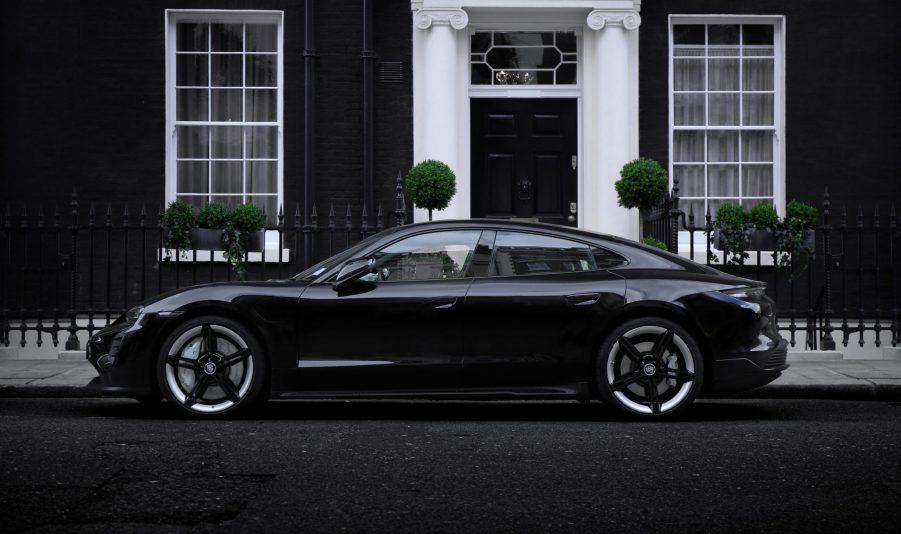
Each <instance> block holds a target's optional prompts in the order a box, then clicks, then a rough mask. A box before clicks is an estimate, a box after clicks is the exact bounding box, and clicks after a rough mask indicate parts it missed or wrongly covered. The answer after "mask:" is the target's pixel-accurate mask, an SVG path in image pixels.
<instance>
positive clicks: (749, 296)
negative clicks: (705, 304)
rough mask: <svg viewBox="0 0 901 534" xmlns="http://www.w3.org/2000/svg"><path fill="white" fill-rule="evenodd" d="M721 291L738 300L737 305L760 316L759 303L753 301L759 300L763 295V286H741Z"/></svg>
mask: <svg viewBox="0 0 901 534" xmlns="http://www.w3.org/2000/svg"><path fill="white" fill-rule="evenodd" d="M722 293H724V294H726V295H729V296H730V297H732V298H734V299H736V300H738V301H739V306H741V307H742V308H745V309H747V310H751V311H752V312H754V314H755V315H757V316H760V304H758V303H756V302H754V301H755V300H760V299H761V298H763V296H764V294H765V293H764V288H762V287H742V288H739V289H727V290H725V291H722Z"/></svg>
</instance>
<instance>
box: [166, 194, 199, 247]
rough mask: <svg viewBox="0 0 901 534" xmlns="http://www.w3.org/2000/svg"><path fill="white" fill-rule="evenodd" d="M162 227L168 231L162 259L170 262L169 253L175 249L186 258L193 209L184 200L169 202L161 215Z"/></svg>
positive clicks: (189, 244) (192, 225) (189, 241)
mask: <svg viewBox="0 0 901 534" xmlns="http://www.w3.org/2000/svg"><path fill="white" fill-rule="evenodd" d="M163 227H164V228H166V230H168V232H167V234H166V241H165V249H166V255H165V257H164V259H165V260H166V261H170V260H171V259H172V255H171V253H170V252H169V251H170V250H172V249H175V250H176V251H177V253H180V254H181V256H182V258H187V257H188V253H187V251H188V250H189V249H190V248H191V237H190V236H189V235H188V231H189V230H190V229H191V228H193V227H194V208H192V207H191V205H190V204H188V203H187V202H185V201H184V200H176V201H174V202H170V203H169V205H168V206H167V207H166V211H165V212H164V213H163Z"/></svg>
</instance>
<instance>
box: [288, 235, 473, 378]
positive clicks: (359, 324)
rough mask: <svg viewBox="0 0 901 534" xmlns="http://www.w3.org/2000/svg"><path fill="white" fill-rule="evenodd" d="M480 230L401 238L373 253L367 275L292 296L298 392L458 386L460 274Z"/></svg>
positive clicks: (463, 281) (463, 282) (464, 284)
mask: <svg viewBox="0 0 901 534" xmlns="http://www.w3.org/2000/svg"><path fill="white" fill-rule="evenodd" d="M480 234H481V231H480V230H472V229H461V230H445V231H437V232H429V233H425V234H417V235H414V236H408V237H406V238H404V239H401V240H399V241H398V242H395V243H393V244H391V245H389V246H388V247H386V248H384V249H382V250H380V251H377V252H375V253H374V254H373V255H372V257H374V258H375V260H376V263H375V274H373V275H366V277H365V279H364V280H362V281H361V282H359V283H357V284H355V285H352V286H350V287H348V288H347V289H346V290H343V291H341V292H336V291H335V289H334V288H333V287H332V284H331V283H320V284H314V285H312V286H310V287H309V288H307V290H306V291H304V293H303V295H302V296H301V300H300V307H299V309H300V317H299V322H298V324H299V329H300V331H299V333H298V337H299V354H298V378H299V382H300V385H301V387H302V389H304V390H354V391H365V390H398V391H409V390H413V391H415V390H427V389H435V388H446V387H458V386H460V385H461V383H462V354H463V302H464V298H465V296H466V292H467V289H468V288H469V285H470V283H471V281H472V280H471V279H470V278H466V277H465V271H466V269H467V268H468V265H469V263H470V262H471V260H472V256H473V254H474V251H475V248H476V244H477V242H478V239H479V236H480Z"/></svg>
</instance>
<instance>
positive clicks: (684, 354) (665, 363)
mask: <svg viewBox="0 0 901 534" xmlns="http://www.w3.org/2000/svg"><path fill="white" fill-rule="evenodd" d="M703 377H704V362H703V359H702V358H701V351H700V349H699V348H698V345H697V343H696V342H695V341H694V339H693V338H692V337H691V335H690V334H689V333H688V332H686V331H685V329H684V328H682V327H681V326H679V325H678V324H676V323H674V322H672V321H668V320H666V319H662V318H641V319H634V320H632V321H628V322H626V323H624V324H622V325H620V326H619V327H618V328H616V329H615V330H614V331H613V332H612V333H611V335H610V336H609V337H608V338H607V340H606V341H605V342H604V343H603V345H602V347H601V350H600V352H599V354H598V360H597V385H598V390H599V392H600V393H601V397H602V399H603V400H604V402H606V403H608V404H611V405H613V406H616V407H617V408H620V409H622V410H625V411H626V412H629V413H631V414H636V415H640V416H648V417H655V416H662V415H670V414H672V413H674V412H676V411H678V410H680V409H681V408H684V407H685V406H687V405H689V404H691V402H692V401H694V399H695V398H696V397H697V396H698V393H699V392H700V389H701V382H702V380H703Z"/></svg>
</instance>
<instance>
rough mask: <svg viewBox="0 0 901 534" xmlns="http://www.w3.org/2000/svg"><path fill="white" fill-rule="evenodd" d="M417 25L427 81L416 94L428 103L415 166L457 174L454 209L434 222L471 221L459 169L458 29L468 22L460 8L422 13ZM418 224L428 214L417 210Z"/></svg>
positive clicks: (436, 216) (437, 215) (417, 15)
mask: <svg viewBox="0 0 901 534" xmlns="http://www.w3.org/2000/svg"><path fill="white" fill-rule="evenodd" d="M413 23H414V25H415V27H416V28H417V30H416V31H418V32H420V35H419V36H418V37H419V39H422V40H424V45H423V47H422V49H423V51H424V57H423V58H422V61H421V62H419V64H420V65H422V68H423V70H424V76H422V77H421V78H419V79H420V80H421V82H422V84H423V85H424V87H423V88H422V90H420V89H417V91H416V94H417V96H419V95H424V96H425V99H426V101H425V102H418V103H417V106H418V108H419V109H421V110H422V111H423V121H422V123H421V124H420V125H419V128H418V130H417V131H416V132H414V134H415V137H414V141H413V142H414V154H415V155H416V161H414V162H413V163H414V165H415V164H416V163H418V162H419V161H422V160H425V159H436V160H440V161H443V162H444V163H446V164H447V165H448V166H449V167H450V168H451V170H453V171H454V173H456V174H457V175H458V178H457V194H456V195H455V196H454V198H453V199H452V200H451V203H450V205H449V206H448V207H447V208H446V209H444V210H441V211H436V212H433V214H432V218H433V219H462V218H467V217H468V216H469V198H468V195H466V198H463V196H464V195H461V194H460V191H461V189H463V190H464V191H465V188H461V184H460V175H461V174H468V173H462V172H461V171H463V169H460V168H459V160H460V158H459V151H460V137H461V136H460V135H459V131H460V113H459V110H458V109H457V108H458V106H457V101H458V99H457V93H456V90H457V39H458V33H457V30H462V29H463V28H465V27H466V25H467V24H468V23H469V17H468V16H467V15H466V12H465V11H463V10H461V9H445V10H436V9H420V10H418V11H417V12H416V13H415V14H414V16H413ZM414 220H415V221H417V222H419V221H426V220H428V212H427V211H426V210H420V209H417V210H416V211H415V213H414Z"/></svg>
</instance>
